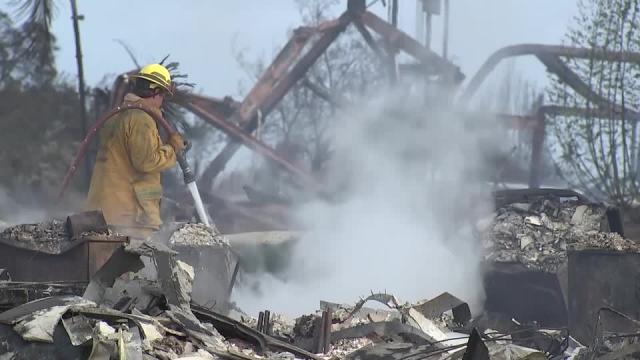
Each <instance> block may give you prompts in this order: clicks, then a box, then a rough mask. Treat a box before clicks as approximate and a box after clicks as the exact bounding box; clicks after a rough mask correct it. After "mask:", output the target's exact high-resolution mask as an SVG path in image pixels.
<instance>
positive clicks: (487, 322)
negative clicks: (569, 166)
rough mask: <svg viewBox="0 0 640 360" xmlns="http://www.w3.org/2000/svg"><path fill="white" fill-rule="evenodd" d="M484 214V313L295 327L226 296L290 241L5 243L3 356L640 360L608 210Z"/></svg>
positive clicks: (344, 312) (25, 230)
mask: <svg viewBox="0 0 640 360" xmlns="http://www.w3.org/2000/svg"><path fill="white" fill-rule="evenodd" d="M495 200H496V211H495V213H494V216H493V217H492V218H491V219H485V220H482V221H480V222H479V224H478V225H477V228H478V229H479V232H480V234H481V236H480V238H481V239H482V244H483V245H484V248H485V254H486V255H485V258H484V265H485V266H484V277H483V278H484V289H485V292H486V301H485V304H484V306H483V307H482V308H481V309H479V310H478V311H475V313H472V311H471V309H470V307H469V305H468V304H467V303H466V302H465V301H464V300H463V299H459V298H457V297H456V296H455V295H454V294H449V293H443V294H441V295H440V296H437V297H435V298H432V299H427V300H424V301H420V302H417V303H406V302H403V301H402V300H401V299H400V298H398V297H396V296H394V295H391V294H385V293H372V294H370V295H369V296H367V297H364V298H362V299H359V300H358V301H356V302H355V303H353V304H337V303H333V302H330V301H321V302H320V304H319V307H318V310H317V311H316V312H315V313H313V314H307V315H304V316H301V317H299V318H297V319H292V320H289V319H287V318H286V317H285V316H282V315H280V314H276V313H273V312H270V311H269V310H265V311H262V312H260V313H259V314H246V313H243V312H242V311H241V310H240V309H238V308H236V307H235V306H234V305H233V304H232V303H231V302H230V296H231V292H232V291H233V286H234V283H235V279H236V276H237V274H238V272H239V271H243V270H241V268H242V265H241V264H242V262H243V261H242V257H243V256H245V257H247V256H248V257H251V256H252V253H251V252H250V251H247V250H246V248H247V246H249V245H248V244H249V243H250V242H251V241H250V240H248V239H252V238H253V239H254V240H255V244H258V243H260V244H261V245H264V244H265V243H268V242H265V241H264V239H265V238H271V239H272V240H273V239H275V240H273V241H272V242H271V243H274V244H279V245H281V243H283V242H284V243H286V242H295V241H296V239H297V238H299V237H300V236H301V234H299V233H297V234H296V233H289V234H282V233H280V234H272V233H269V234H261V233H247V234H244V235H240V236H239V235H232V236H224V235H221V234H220V233H219V232H218V231H217V230H215V228H209V227H205V226H204V225H198V224H188V223H179V224H172V225H170V226H167V227H166V228H165V229H163V231H161V232H159V233H158V234H157V235H156V236H154V237H153V238H152V239H150V240H148V241H145V242H134V241H130V240H128V239H127V238H125V237H122V236H119V235H117V234H114V233H112V232H111V231H110V230H109V229H107V228H106V226H105V224H104V219H103V218H102V216H101V214H100V213H99V212H91V213H81V214H76V215H73V216H70V217H69V218H68V219H67V220H66V221H50V222H47V223H41V224H30V225H18V226H14V227H9V228H6V229H4V230H3V231H2V233H0V246H1V247H2V251H1V252H0V254H1V255H0V256H2V257H3V260H2V263H3V264H6V265H5V269H3V270H2V271H1V272H0V275H1V277H0V306H1V307H2V309H3V310H4V312H2V313H0V338H1V339H2V341H0V352H2V353H3V354H5V355H3V356H4V358H7V359H33V358H42V359H217V358H224V359H261V358H274V359H285V358H286V359H294V358H301V359H320V358H323V359H331V358H335V359H339V358H344V359H378V358H395V359H426V358H433V359H444V358H453V359H455V358H458V359H490V358H491V359H524V358H556V359H566V358H576V359H578V358H587V357H588V358H603V359H604V358H606V359H617V358H624V357H629V356H633V355H634V354H637V353H638V351H640V348H638V345H637V343H638V340H639V337H640V331H639V330H640V329H639V327H640V322H639V321H638V318H637V314H638V305H637V295H636V286H635V282H634V281H635V280H634V279H636V278H637V277H638V276H639V275H640V270H639V269H640V247H639V246H637V244H636V243H634V242H632V241H630V240H627V239H625V238H624V237H623V232H622V229H621V228H620V226H619V224H620V223H619V220H620V219H619V217H620V216H619V213H618V212H617V211H616V209H612V208H608V207H606V206H604V205H602V204H598V203H592V202H590V201H588V200H587V199H585V198H584V197H582V196H581V195H580V194H578V193H575V192H572V191H567V190H551V189H542V190H509V191H500V192H497V193H495ZM237 245H239V246H237ZM243 247H244V248H243ZM105 253H107V254H109V256H105V255H104V254H105ZM247 271H251V269H250V268H249V269H248V270H247ZM620 274H625V276H620ZM354 281H357V279H354ZM199 282H206V286H199V285H198V283H199ZM202 289H205V290H202ZM327 300H330V299H327ZM372 303H373V304H376V305H375V306H370V305H371V304H372Z"/></svg>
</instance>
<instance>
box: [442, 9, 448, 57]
mask: <svg viewBox="0 0 640 360" xmlns="http://www.w3.org/2000/svg"><path fill="white" fill-rule="evenodd" d="M449 5H450V4H449V0H444V39H443V40H442V57H443V58H445V59H448V58H449V12H450V7H449Z"/></svg>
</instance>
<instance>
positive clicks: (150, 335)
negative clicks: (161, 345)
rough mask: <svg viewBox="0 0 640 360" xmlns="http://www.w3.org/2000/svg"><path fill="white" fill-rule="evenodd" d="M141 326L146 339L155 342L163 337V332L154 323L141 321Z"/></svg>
mask: <svg viewBox="0 0 640 360" xmlns="http://www.w3.org/2000/svg"><path fill="white" fill-rule="evenodd" d="M140 328H141V330H142V335H143V336H144V338H145V340H148V341H149V342H153V341H156V340H159V339H162V333H160V331H159V330H158V328H157V327H156V326H155V325H154V324H146V323H143V322H141V323H140Z"/></svg>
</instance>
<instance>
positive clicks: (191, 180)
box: [58, 104, 209, 225]
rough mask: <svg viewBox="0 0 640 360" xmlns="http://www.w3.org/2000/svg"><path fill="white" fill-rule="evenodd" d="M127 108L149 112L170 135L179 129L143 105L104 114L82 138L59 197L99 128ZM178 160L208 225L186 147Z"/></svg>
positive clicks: (178, 155) (178, 156)
mask: <svg viewBox="0 0 640 360" xmlns="http://www.w3.org/2000/svg"><path fill="white" fill-rule="evenodd" d="M127 110H142V111H144V112H145V113H147V114H148V115H149V116H151V118H152V119H153V120H154V121H155V122H156V124H158V126H161V127H162V128H163V129H164V130H165V131H166V132H167V134H168V135H169V136H171V135H173V134H175V133H177V130H176V129H175V128H174V127H173V126H171V124H170V123H169V122H168V121H167V120H166V119H165V118H163V117H162V115H160V114H158V113H157V112H154V111H152V110H151V109H149V108H147V107H145V106H143V105H140V104H123V105H120V106H118V107H117V108H115V109H113V110H111V111H110V112H108V113H106V114H104V115H102V116H101V117H100V118H99V119H98V120H97V121H96V123H95V125H94V126H93V127H92V128H91V129H89V131H88V132H87V135H86V136H85V138H84V139H83V140H82V143H80V148H79V149H78V152H77V153H76V156H75V157H74V159H73V161H72V162H71V165H70V166H69V169H68V170H67V173H66V174H65V176H64V180H63V182H62V188H61V189H60V193H59V194H58V198H59V199H62V197H63V196H64V193H65V191H66V190H67V187H69V183H70V182H71V179H72V178H73V175H74V174H75V173H76V171H77V170H78V165H79V164H80V162H81V161H82V159H84V157H85V156H86V154H87V150H88V148H89V144H91V141H92V140H93V138H94V137H95V135H96V133H97V132H98V130H99V129H100V128H101V127H102V125H104V123H105V122H106V121H107V120H109V119H111V118H112V117H114V116H115V115H117V114H119V113H121V112H123V111H127ZM176 160H177V162H178V164H179V165H180V169H181V170H182V175H183V177H184V183H185V185H187V188H188V189H189V192H190V193H191V196H192V197H193V201H194V205H195V207H196V211H197V213H198V217H199V218H200V221H202V222H203V223H204V224H206V225H209V218H208V217H207V214H206V213H205V211H204V205H203V203H202V198H201V197H200V193H199V192H198V187H197V186H196V181H195V180H196V177H195V174H194V173H193V170H192V169H191V167H190V166H189V162H188V161H187V157H186V149H185V150H184V151H181V152H179V153H178V152H176Z"/></svg>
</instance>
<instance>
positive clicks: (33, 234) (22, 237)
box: [0, 220, 73, 254]
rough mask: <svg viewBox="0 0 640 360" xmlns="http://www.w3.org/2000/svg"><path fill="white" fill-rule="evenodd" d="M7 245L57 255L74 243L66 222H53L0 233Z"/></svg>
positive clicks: (18, 227) (9, 229) (24, 226)
mask: <svg viewBox="0 0 640 360" xmlns="http://www.w3.org/2000/svg"><path fill="white" fill-rule="evenodd" d="M0 239H2V242H4V243H5V244H9V245H11V246H14V247H17V248H23V249H33V250H36V251H41V252H44V253H49V254H57V253H60V252H62V250H63V249H64V248H66V247H68V246H69V245H70V243H72V242H73V240H72V239H71V237H70V236H69V235H68V233H67V231H66V228H65V223H64V221H60V220H51V221H47V222H43V223H37V224H20V225H15V226H11V227H8V228H6V229H4V230H3V231H2V232H0Z"/></svg>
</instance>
